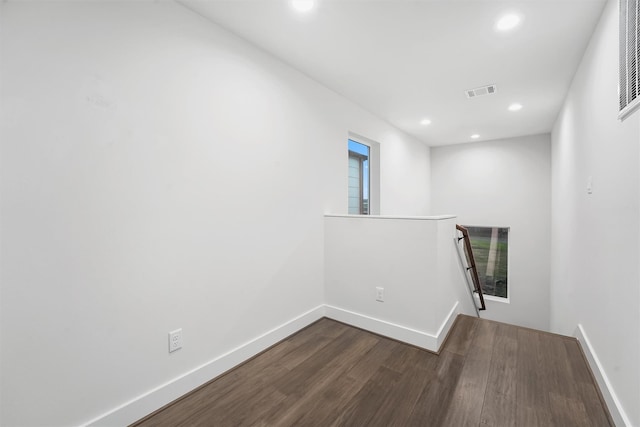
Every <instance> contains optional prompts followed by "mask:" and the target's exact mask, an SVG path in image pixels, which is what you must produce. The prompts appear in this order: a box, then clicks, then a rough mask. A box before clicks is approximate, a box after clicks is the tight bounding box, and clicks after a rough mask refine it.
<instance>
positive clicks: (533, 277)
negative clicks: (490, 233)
mask: <svg viewBox="0 0 640 427" xmlns="http://www.w3.org/2000/svg"><path fill="white" fill-rule="evenodd" d="M431 159H432V163H431V168H432V169H431V173H432V177H431V179H432V193H431V196H432V212H433V213H434V214H442V213H445V212H447V213H451V214H455V215H457V216H458V223H459V224H462V225H476V226H498V227H509V228H510V233H509V272H508V300H509V302H508V303H505V302H499V301H490V300H487V310H486V311H484V312H482V317H483V318H487V319H493V320H498V321H502V322H507V323H512V324H516V325H521V326H526V327H531V328H537V329H542V330H548V329H549V263H550V261H549V245H550V235H549V233H550V179H551V178H550V167H551V157H550V138H549V135H536V136H528V137H520V138H512V139H505V140H497V141H486V142H477V143H471V144H461V145H453V146H448V147H434V148H432V151H431ZM460 280H464V277H463V276H461V278H460Z"/></svg>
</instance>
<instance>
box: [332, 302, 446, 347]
mask: <svg viewBox="0 0 640 427" xmlns="http://www.w3.org/2000/svg"><path fill="white" fill-rule="evenodd" d="M457 311H458V302H457V301H456V303H455V304H454V305H453V308H452V309H451V311H450V312H449V314H448V315H447V317H446V318H445V319H444V321H443V322H442V325H441V326H440V329H439V330H438V332H437V333H436V334H430V333H428V332H424V331H419V330H417V329H413V328H409V327H406V326H402V325H398V324H395V323H391V322H387V321H385V320H380V319H376V318H374V317H370V316H367V315H364V314H360V313H355V312H353V311H350V310H345V309H343V308H340V307H334V306H331V305H326V306H325V316H327V317H328V318H330V319H334V320H337V321H339V322H343V323H346V324H348V325H352V326H355V327H358V328H361V329H364V330H366V331H370V332H373V333H376V334H379V335H383V336H385V337H389V338H393V339H395V340H398V341H402V342H406V343H408V344H412V345H415V346H417V347H421V348H424V349H426V350H429V351H433V352H435V353H437V352H438V351H439V350H440V346H441V345H442V342H443V341H444V339H445V337H446V336H447V333H448V332H449V329H450V328H451V326H452V325H453V322H454V320H455V318H456V315H457V314H458V313H457Z"/></svg>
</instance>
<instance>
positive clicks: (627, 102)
mask: <svg viewBox="0 0 640 427" xmlns="http://www.w3.org/2000/svg"><path fill="white" fill-rule="evenodd" d="M639 17H640V2H639V1H638V0H620V27H619V28H620V34H619V36H620V37H619V42H620V90H619V91H620V113H619V114H618V118H619V119H620V120H623V119H625V118H626V117H627V116H629V115H630V114H631V113H632V112H634V111H635V110H636V109H637V108H638V106H639V105H640V99H639V98H638V95H639V94H640V93H639V92H640V70H639V67H640V61H639V60H640V33H639V30H640V26H638V18H639Z"/></svg>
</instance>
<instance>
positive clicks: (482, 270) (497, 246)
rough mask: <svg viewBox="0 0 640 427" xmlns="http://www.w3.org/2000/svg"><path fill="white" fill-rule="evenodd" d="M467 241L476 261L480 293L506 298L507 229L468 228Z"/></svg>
mask: <svg viewBox="0 0 640 427" xmlns="http://www.w3.org/2000/svg"><path fill="white" fill-rule="evenodd" d="M465 228H467V230H469V240H470V241H471V248H472V249H473V257H474V258H475V261H476V269H477V271H478V277H479V278H480V284H481V285H482V292H483V293H484V294H485V295H491V296H495V297H500V298H507V296H508V293H507V276H508V271H507V267H508V264H509V263H508V261H509V259H508V256H509V229H508V228H500V227H473V226H471V227H469V226H465Z"/></svg>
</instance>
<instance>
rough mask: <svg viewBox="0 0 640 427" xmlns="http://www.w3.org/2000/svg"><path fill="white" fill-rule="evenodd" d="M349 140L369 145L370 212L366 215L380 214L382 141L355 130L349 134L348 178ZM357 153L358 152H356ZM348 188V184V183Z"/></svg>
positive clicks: (348, 151)
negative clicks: (357, 132) (379, 141)
mask: <svg viewBox="0 0 640 427" xmlns="http://www.w3.org/2000/svg"><path fill="white" fill-rule="evenodd" d="M349 140H351V141H353V142H356V143H358V144H361V145H365V146H367V147H369V213H368V214H364V215H380V143H378V142H376V141H374V140H372V139H370V138H367V137H364V136H362V135H358V134H356V133H353V132H348V134H347V180H348V170H349V169H348V162H349V153H350V152H351V150H349ZM356 154H357V153H356ZM347 189H348V185H347ZM348 200H349V198H348V194H347V214H349V205H348Z"/></svg>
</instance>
